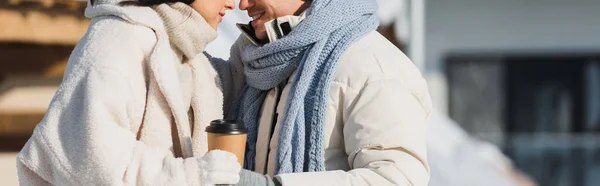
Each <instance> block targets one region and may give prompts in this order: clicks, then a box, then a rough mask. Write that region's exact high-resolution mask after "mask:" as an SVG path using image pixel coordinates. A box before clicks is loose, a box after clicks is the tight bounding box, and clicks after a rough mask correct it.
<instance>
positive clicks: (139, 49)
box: [67, 16, 156, 71]
mask: <svg viewBox="0 0 600 186" xmlns="http://www.w3.org/2000/svg"><path fill="white" fill-rule="evenodd" d="M155 44H156V36H155V34H154V32H153V31H152V29H150V28H148V27H145V26H141V25H136V24H132V23H129V22H127V21H125V20H123V19H121V18H119V17H115V16H102V17H96V18H94V19H92V21H91V22H90V25H89V27H88V30H87V32H86V34H85V35H84V36H83V37H82V38H81V40H80V41H79V43H78V44H77V46H76V47H75V48H74V50H73V52H72V53H71V56H70V57H69V65H68V69H67V70H74V71H81V70H85V71H88V70H93V69H96V70H98V69H107V70H108V69H110V70H117V71H131V70H132V69H141V66H142V64H143V63H144V61H145V59H146V58H147V57H148V56H149V55H150V54H151V53H152V52H151V51H152V49H153V48H154V45H155ZM69 67H70V68H69ZM86 69H87V70H86Z"/></svg>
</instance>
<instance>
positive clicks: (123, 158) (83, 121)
mask: <svg viewBox="0 0 600 186" xmlns="http://www.w3.org/2000/svg"><path fill="white" fill-rule="evenodd" d="M92 24H94V23H92ZM94 26H99V25H91V26H90V29H92V35H93V34H94V32H95V31H94V30H93V27H94ZM112 26H114V27H112V28H111V27H107V28H109V29H115V31H107V30H104V31H98V30H96V31H98V32H96V33H95V34H98V35H100V34H106V36H107V37H101V36H97V37H100V38H98V39H96V40H94V41H102V42H101V44H102V45H100V43H93V42H92V43H85V42H84V43H80V44H79V45H78V47H76V49H75V50H74V52H73V53H74V54H73V55H72V56H71V57H70V60H69V65H68V66H67V73H66V74H65V77H64V79H63V82H62V84H61V86H60V87H59V89H58V91H57V92H56V94H55V96H54V98H53V100H52V102H51V104H50V106H49V108H48V110H47V113H46V115H45V117H44V119H43V120H42V121H41V122H40V123H39V124H38V126H37V127H36V128H35V130H34V132H33V135H32V137H31V138H30V139H29V141H28V142H27V143H26V145H25V146H24V147H23V149H22V150H21V151H20V153H19V154H18V156H17V167H18V175H19V181H20V183H21V185H65V186H68V185H200V177H201V171H200V170H201V169H200V167H201V164H202V163H201V161H200V159H198V158H186V159H182V158H175V157H174V155H173V153H172V152H171V151H170V150H169V149H159V148H154V147H151V146H148V145H146V144H145V143H144V142H141V141H138V140H136V136H137V134H135V133H134V132H133V131H132V130H131V129H130V127H131V126H130V125H132V123H133V122H134V121H136V120H134V119H133V117H131V116H133V115H136V114H137V115H139V114H143V112H144V106H143V104H144V103H142V104H141V106H140V104H135V105H134V104H132V101H131V100H139V99H140V97H141V99H144V98H145V96H146V95H145V91H137V90H136V91H137V92H134V91H133V89H132V88H131V85H132V84H131V82H130V78H129V76H128V75H124V73H121V71H120V70H118V69H114V68H113V67H114V64H128V63H129V64H130V63H135V62H138V64H141V61H143V60H144V58H145V55H144V54H143V52H142V51H137V50H132V48H135V47H138V46H135V45H133V44H134V43H135V42H132V41H130V40H126V39H124V38H135V37H134V35H135V34H129V35H128V32H123V30H126V29H123V27H122V26H123V25H120V24H116V25H112ZM132 29H133V28H132ZM149 31H150V30H149ZM115 32H121V33H115ZM89 33H90V32H88V36H86V37H89ZM150 33H151V31H150ZM111 34H117V35H118V34H121V35H120V36H119V37H115V36H114V35H111ZM121 39H122V40H121ZM83 40H85V38H84V39H83ZM119 40H121V41H119ZM135 44H138V43H135ZM94 47H101V48H94ZM95 54H99V55H95ZM142 84H143V82H142ZM135 86H139V85H135ZM142 86H143V85H142ZM142 90H143V89H142ZM140 107H141V108H140ZM140 112H141V113H140Z"/></svg>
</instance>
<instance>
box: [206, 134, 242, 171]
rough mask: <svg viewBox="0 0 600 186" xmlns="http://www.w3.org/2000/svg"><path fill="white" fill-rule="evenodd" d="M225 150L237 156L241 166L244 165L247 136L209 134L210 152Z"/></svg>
mask: <svg viewBox="0 0 600 186" xmlns="http://www.w3.org/2000/svg"><path fill="white" fill-rule="evenodd" d="M215 149H219V150H224V151H228V152H231V153H233V154H235V155H236V156H237V158H238V162H239V163H240V166H243V165H244V154H245V152H246V134H216V133H208V150H209V151H210V150H215Z"/></svg>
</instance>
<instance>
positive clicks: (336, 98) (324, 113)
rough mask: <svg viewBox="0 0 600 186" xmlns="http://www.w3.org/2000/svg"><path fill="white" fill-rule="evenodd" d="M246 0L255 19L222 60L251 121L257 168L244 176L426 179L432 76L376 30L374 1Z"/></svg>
mask: <svg viewBox="0 0 600 186" xmlns="http://www.w3.org/2000/svg"><path fill="white" fill-rule="evenodd" d="M239 7H240V9H242V10H246V11H247V12H248V15H249V16H250V17H252V18H253V20H252V21H251V24H249V25H242V26H240V28H242V29H243V30H244V36H241V37H240V38H239V39H238V41H236V43H235V44H234V45H233V47H232V51H231V57H230V61H229V63H230V64H231V65H232V67H230V68H224V67H223V66H220V65H217V66H216V68H217V69H218V70H219V71H220V73H221V76H222V77H221V79H222V81H223V84H224V86H223V87H224V88H225V93H224V95H225V97H226V102H225V109H226V111H231V112H227V113H226V115H227V116H228V117H229V118H234V119H239V120H241V121H243V122H244V123H245V124H246V126H247V127H248V128H249V134H248V145H247V152H246V159H245V165H244V167H245V168H246V169H249V170H251V171H254V172H250V171H243V172H242V174H241V181H240V183H238V185H284V186H294V185H427V184H428V180H429V168H428V164H427V157H426V142H425V141H426V131H427V126H426V122H427V119H428V117H429V115H430V112H431V101H430V98H429V93H428V90H427V85H426V83H425V81H424V79H423V78H422V77H421V74H420V72H419V71H418V69H417V68H416V67H415V66H414V65H413V64H412V63H411V61H410V60H409V59H408V58H407V57H406V56H405V55H404V54H403V53H402V52H401V51H400V50H398V49H397V48H396V47H395V46H394V45H392V44H391V43H390V42H389V41H387V40H386V39H385V38H384V37H383V36H381V35H380V34H379V33H377V32H376V31H375V29H376V27H377V25H378V20H377V16H376V15H375V13H376V9H377V4H376V1H374V0H312V1H308V0H241V1H240V4H239ZM250 25H251V26H250ZM228 73H230V74H228ZM236 95H239V97H238V96H236ZM263 174H265V175H267V176H263ZM269 176H274V178H275V179H271V178H270V177H269ZM265 178H267V179H265Z"/></svg>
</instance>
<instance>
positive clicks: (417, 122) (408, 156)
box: [276, 79, 431, 186]
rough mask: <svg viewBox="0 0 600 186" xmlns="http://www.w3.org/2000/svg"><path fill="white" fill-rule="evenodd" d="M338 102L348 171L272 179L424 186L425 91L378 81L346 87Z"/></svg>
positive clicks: (291, 183) (289, 184) (287, 183)
mask: <svg viewBox="0 0 600 186" xmlns="http://www.w3.org/2000/svg"><path fill="white" fill-rule="evenodd" d="M423 81H424V80H423ZM423 83H424V82H423ZM344 100H345V101H344V102H345V103H344V108H343V109H344V110H343V120H344V128H343V135H344V143H345V148H346V153H347V154H348V163H349V165H350V168H351V170H350V171H347V172H345V171H341V170H339V171H326V172H315V173H294V174H282V175H278V176H276V178H277V179H278V180H279V181H280V182H281V183H282V185H283V186H295V185H339V186H342V185H374V186H380V185H410V186H426V185H427V184H428V181H429V167H428V164H427V158H426V130H427V126H426V120H427V119H428V117H429V114H430V107H431V106H430V104H431V103H430V100H429V94H428V93H427V91H426V90H425V91H422V92H413V91H411V90H409V89H408V88H407V86H406V85H404V84H403V83H402V81H401V80H399V79H381V80H376V81H370V82H368V83H367V84H366V85H365V86H364V87H363V88H362V89H360V90H352V88H351V87H348V90H347V94H346V95H345V98H344Z"/></svg>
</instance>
